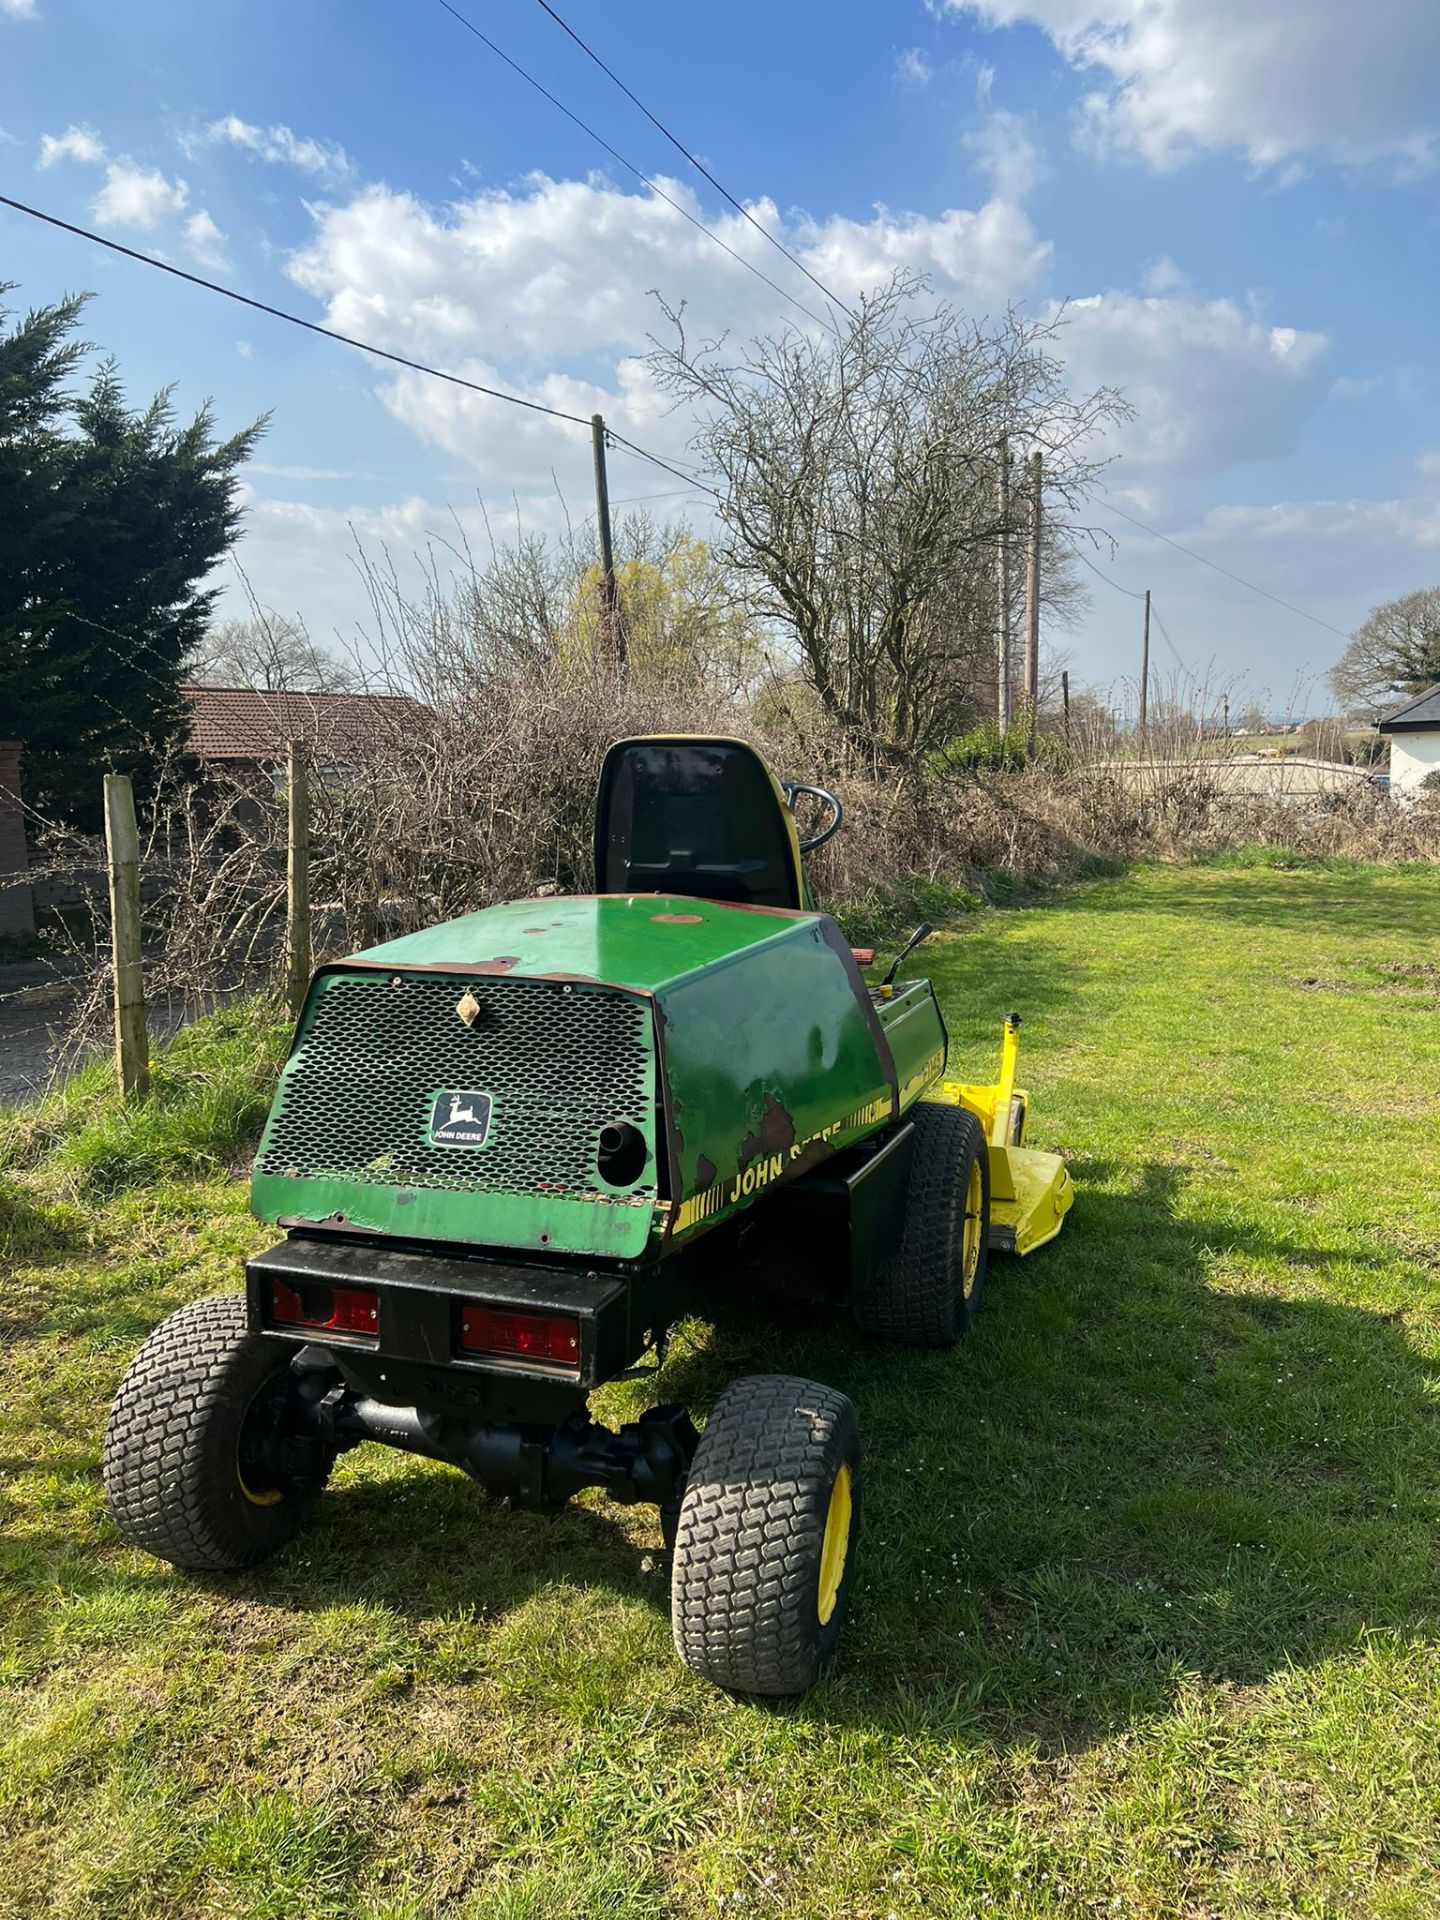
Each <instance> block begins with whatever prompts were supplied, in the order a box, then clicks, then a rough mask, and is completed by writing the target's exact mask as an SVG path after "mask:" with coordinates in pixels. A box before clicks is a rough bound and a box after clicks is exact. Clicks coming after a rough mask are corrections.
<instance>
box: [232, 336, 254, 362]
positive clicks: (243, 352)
mask: <svg viewBox="0 0 1440 1920" xmlns="http://www.w3.org/2000/svg"><path fill="white" fill-rule="evenodd" d="M235 351H236V353H238V354H239V356H240V358H241V359H242V360H250V359H253V358H254V354H255V343H254V342H253V341H252V340H237V341H236V342H235Z"/></svg>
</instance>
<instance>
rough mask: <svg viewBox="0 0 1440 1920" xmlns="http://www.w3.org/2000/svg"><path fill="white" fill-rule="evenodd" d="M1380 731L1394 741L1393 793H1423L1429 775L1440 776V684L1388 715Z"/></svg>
mask: <svg viewBox="0 0 1440 1920" xmlns="http://www.w3.org/2000/svg"><path fill="white" fill-rule="evenodd" d="M1380 731H1381V733H1383V734H1387V735H1388V736H1389V739H1390V791H1391V793H1395V794H1401V795H1409V794H1415V793H1418V792H1419V791H1420V783H1421V781H1422V780H1424V779H1425V777H1426V775H1427V774H1431V773H1440V681H1437V682H1436V683H1435V685H1434V686H1433V687H1431V688H1429V689H1428V690H1427V691H1426V692H1425V693H1417V694H1416V696H1415V698H1414V699H1413V700H1407V701H1406V703H1405V705H1404V706H1403V707H1397V708H1396V709H1395V711H1394V712H1393V713H1387V714H1386V716H1385V718H1384V719H1383V720H1382V721H1381V722H1380Z"/></svg>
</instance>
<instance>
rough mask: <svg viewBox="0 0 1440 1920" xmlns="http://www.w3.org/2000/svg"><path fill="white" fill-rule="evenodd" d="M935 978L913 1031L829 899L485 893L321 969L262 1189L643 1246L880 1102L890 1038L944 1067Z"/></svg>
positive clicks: (551, 1238)
mask: <svg viewBox="0 0 1440 1920" xmlns="http://www.w3.org/2000/svg"><path fill="white" fill-rule="evenodd" d="M924 997H925V1000H926V1002H927V1003H928V1008H929V1009H930V1011H929V1012H928V1013H927V1014H926V1015H925V1017H924V1018H923V1019H921V1020H920V1021H918V1022H911V1023H910V1024H911V1027H912V1030H913V1031H912V1038H911V1039H910V1040H909V1042H907V1044H906V1045H905V1046H903V1047H902V1046H899V1045H898V1044H897V1043H898V1042H899V1040H900V1034H899V1032H898V1031H897V1030H896V1029H895V1028H894V1026H893V1025H889V1024H887V1027H886V1029H884V1030H882V1025H881V1021H880V1019H879V1018H878V1017H877V1013H876V1010H875V1008H874V1007H873V1006H872V1004H871V1000H870V996H869V994H868V992H867V991H866V988H865V986H864V983H863V981H862V979H861V976H860V973H859V969H858V968H857V966H856V964H855V961H854V959H853V957H852V956H851V953H850V950H849V947H848V945H847V944H846V943H845V940H844V936H843V935H842V934H841V932H840V930H839V928H838V927H837V926H836V925H835V923H834V921H833V920H831V919H829V918H828V917H826V916H825V915H823V914H817V913H805V912H785V911H779V910H772V909H767V908H753V907H743V906H734V905H730V904H726V903H721V902H715V901H704V900H694V899H689V898H676V897H670V896H664V895H654V894H636V895H629V896H626V895H619V894H616V895H596V896H582V897H579V898H567V899H554V900H526V901H519V902H512V903H510V904H507V905H505V906H498V907H489V908H486V909H485V910H484V911H483V912H480V913H473V914H467V915H466V916H465V917H464V918H462V919H459V920H452V921H449V922H447V923H445V924H444V925H441V926H436V927H431V928H427V929H426V930H425V931H423V932H420V933H414V934H407V935H406V936H404V937H403V938H402V939H399V940H391V941H387V942H386V943H385V944H384V945H382V946H378V947H372V948H369V949H367V950H366V951H365V952H363V953H358V954H356V955H354V956H353V957H352V958H351V959H349V960H345V961H341V962H339V963H338V964H337V965H335V966H331V967H326V968H324V969H322V970H321V972H320V973H319V974H317V976H316V978H315V980H314V982H313V983H312V986H311V990H310V996H309V999H308V1000H307V1003H306V1006H305V1010H304V1012H303V1014H302V1016H301V1020H300V1023H299V1026H298V1028H297V1031H296V1038H295V1046H294V1049H293V1051H292V1054H291V1057H290V1061H289V1063H288V1064H287V1066H286V1069H285V1073H284V1076H283V1077H282V1080H281V1083H280V1087H279V1090H278V1092H277V1094H276V1099H275V1104H274V1107H273V1108H272V1111H271V1115H270V1120H269V1122H268V1124H267V1126H266V1131H265V1136H264V1138H263V1140H262V1142H261V1147H260V1153H259V1156H258V1158H257V1161H256V1168H255V1180H254V1188H253V1198H254V1206H255V1210H256V1212H257V1213H259V1214H260V1215H261V1217H262V1218H266V1219H271V1220H279V1219H288V1220H296V1221H312V1222H317V1223H330V1224H334V1225H337V1226H340V1227H342V1228H345V1229H357V1228H358V1229H360V1230H362V1231H365V1232H373V1233H386V1234H397V1235H404V1236H406V1237H428V1238H436V1239H444V1240H452V1241H463V1242H468V1243H470V1244H473V1245H476V1246H483V1247H509V1248H516V1249H524V1250H528V1251H531V1252H535V1253H540V1254H542V1255H544V1254H589V1255H595V1256H599V1257H602V1258H603V1257H609V1258H617V1259H636V1258H639V1257H641V1256H643V1255H645V1254H646V1253H647V1251H648V1252H655V1251H659V1250H663V1248H664V1247H665V1246H667V1245H669V1244H671V1243H673V1242H676V1241H678V1240H679V1239H681V1238H683V1237H684V1236H686V1235H687V1234H690V1233H693V1232H697V1231H703V1230H705V1228H706V1227H708V1226H710V1225H713V1224H714V1223H715V1222H716V1220H717V1219H718V1218H719V1217H720V1216H721V1215H723V1214H725V1213H728V1212H729V1211H730V1210H731V1209H732V1208H734V1207H736V1206H746V1205H749V1204H750V1203H751V1202H752V1201H753V1200H755V1199H758V1198H759V1197H760V1195H761V1194H762V1193H763V1192H764V1191H766V1190H767V1189H768V1188H769V1187H770V1186H772V1185H773V1184H775V1183H776V1182H777V1181H781V1180H783V1179H785V1178H786V1177H788V1176H789V1175H791V1174H792V1173H794V1172H796V1171H799V1170H801V1169H802V1168H803V1166H804V1165H806V1164H809V1163H810V1162H812V1161H813V1160H815V1159H816V1158H819V1157H823V1156H824V1155H825V1154H827V1153H829V1152H831V1151H833V1150H837V1149H839V1148H841V1147H843V1146H845V1145H848V1144H849V1143H850V1142H851V1141H853V1140H856V1139H859V1138H861V1137H863V1136H864V1135H865V1134H867V1133H870V1132H873V1131H874V1130H875V1129H876V1128H877V1127H879V1126H883V1125H885V1124H886V1123H888V1121H890V1120H891V1119H892V1118H893V1117H894V1116H895V1114H896V1113H897V1112H898V1111H899V1108H900V1105H901V1093H900V1087H899V1084H898V1083H897V1057H898V1058H899V1064H900V1067H901V1068H902V1069H903V1071H902V1073H901V1074H900V1075H899V1081H900V1082H904V1081H907V1080H908V1081H915V1082H916V1083H917V1086H918V1083H920V1082H925V1081H928V1080H929V1079H931V1078H933V1077H936V1076H938V1074H939V1072H940V1071H941V1069H942V1068H943V1064H944V1030H943V1027H942V1026H941V1024H940V1021H939V1014H938V1011H937V1010H935V1009H934V1001H933V996H930V995H929V993H928V989H927V990H926V994H925V996H924ZM467 1014H468V1015H469V1020H468V1024H467V1019H466V1016H467ZM911 1055H913V1056H914V1059H913V1063H912V1060H911V1058H910V1056H911ZM914 1068H918V1069H919V1072H918V1075H917V1073H916V1072H915V1071H914ZM905 1091H906V1094H907V1095H909V1094H910V1093H911V1092H912V1088H911V1087H909V1086H907V1087H906V1089H905ZM452 1099H454V1100H455V1102H456V1105H457V1108H458V1110H459V1112H460V1114H461V1116H462V1118H461V1120H460V1122H459V1123H458V1126H457V1128H446V1127H444V1126H441V1125H440V1121H441V1119H442V1118H443V1114H444V1113H445V1112H448V1111H449V1106H448V1104H443V1103H448V1102H450V1101H451V1100H452ZM477 1114H478V1115H480V1119H479V1120H476V1119H475V1117H474V1116H475V1115H477ZM465 1115H470V1116H471V1117H470V1119H469V1120H466V1119H465V1118H464V1116H465ZM616 1121H624V1122H625V1123H627V1124H628V1125H630V1126H632V1127H633V1128H634V1129H635V1130H636V1131H637V1132H638V1133H639V1134H641V1135H642V1136H643V1138H644V1141H645V1156H644V1167H643V1169H641V1170H640V1171H638V1172H637V1174H636V1177H635V1178H634V1179H633V1180H628V1181H627V1183H626V1184H625V1185H623V1186H617V1185H616V1184H614V1183H613V1182H607V1180H606V1179H604V1178H602V1177H601V1176H600V1174H599V1173H598V1172H597V1162H596V1148H597V1141H598V1140H599V1138H600V1134H601V1129H602V1127H603V1126H605V1125H606V1124H607V1123H613V1122H616ZM482 1123H486V1124H484V1125H483V1129H482ZM437 1128H438V1131H437ZM452 1134H458V1138H455V1139H452V1138H450V1136H451V1135H452Z"/></svg>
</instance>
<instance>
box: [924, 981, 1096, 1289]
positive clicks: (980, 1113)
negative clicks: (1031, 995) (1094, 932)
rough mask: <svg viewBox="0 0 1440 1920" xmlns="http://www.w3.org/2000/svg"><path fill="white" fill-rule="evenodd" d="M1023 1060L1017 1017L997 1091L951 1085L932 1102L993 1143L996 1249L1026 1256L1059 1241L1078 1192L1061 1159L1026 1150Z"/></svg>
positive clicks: (1007, 1035)
mask: <svg viewBox="0 0 1440 1920" xmlns="http://www.w3.org/2000/svg"><path fill="white" fill-rule="evenodd" d="M1019 1057H1020V1017H1019V1015H1018V1014H1013V1013H1012V1014H1011V1015H1010V1017H1009V1018H1008V1019H1007V1020H1006V1022H1005V1032H1004V1038H1003V1040H1002V1041H1001V1046H1000V1078H999V1079H998V1080H997V1081H996V1082H995V1083H994V1085H993V1086H988V1087H975V1086H970V1085H968V1084H966V1083H965V1082H963V1081H960V1080H946V1081H944V1082H942V1084H941V1086H940V1089H939V1091H938V1092H937V1093H933V1094H931V1095H930V1096H929V1098H930V1099H932V1100H935V1101H937V1102H939V1103H940V1104H942V1105H944V1106H950V1107H964V1108H966V1109H967V1110H968V1111H969V1112H970V1113H973V1114H974V1115H975V1117H976V1119H977V1120H978V1121H979V1122H980V1124H981V1126H982V1127H983V1128H984V1129H985V1137H986V1139H987V1140H988V1141H989V1143H990V1246H991V1249H992V1251H994V1252H1003V1253H1022V1254H1023V1253H1033V1252H1034V1251H1035V1249H1036V1248H1037V1247H1043V1246H1044V1245H1045V1243H1046V1241H1047V1240H1053V1239H1054V1238H1055V1236H1056V1234H1057V1233H1059V1231H1060V1228H1061V1226H1062V1225H1063V1224H1064V1220H1065V1215H1066V1214H1067V1213H1068V1212H1069V1210H1070V1207H1071V1204H1072V1203H1073V1201H1074V1199H1075V1189H1074V1187H1073V1185H1072V1184H1071V1181H1070V1175H1069V1173H1068V1171H1067V1170H1066V1166H1065V1162H1064V1161H1063V1160H1062V1159H1061V1158H1060V1156H1059V1154H1058V1153H1037V1152H1035V1151H1034V1150H1033V1149H1032V1148H1029V1147H1027V1146H1025V1145H1024V1144H1023V1143H1024V1139H1025V1117H1026V1113H1027V1111H1028V1109H1029V1104H1030V1102H1029V1095H1028V1094H1026V1093H1024V1092H1023V1091H1022V1090H1021V1089H1020V1088H1019V1087H1017V1086H1016V1085H1015V1068H1016V1064H1017V1062H1018V1060H1019Z"/></svg>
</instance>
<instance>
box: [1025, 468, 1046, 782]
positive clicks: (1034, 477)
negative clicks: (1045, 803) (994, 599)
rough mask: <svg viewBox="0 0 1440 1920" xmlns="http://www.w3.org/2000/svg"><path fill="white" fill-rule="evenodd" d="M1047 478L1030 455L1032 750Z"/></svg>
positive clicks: (1028, 701) (1028, 697)
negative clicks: (1042, 510) (1043, 515)
mask: <svg viewBox="0 0 1440 1920" xmlns="http://www.w3.org/2000/svg"><path fill="white" fill-rule="evenodd" d="M1044 488H1045V476H1044V467H1043V465H1042V462H1041V457H1040V455H1039V454H1038V453H1032V454H1031V456H1030V549H1029V553H1028V554H1027V556H1026V566H1025V705H1026V707H1027V709H1028V710H1029V715H1030V751H1031V753H1032V754H1033V753H1034V751H1035V722H1036V719H1037V717H1038V715H1039V712H1040V532H1041V520H1042V512H1041V509H1042V506H1043V500H1044Z"/></svg>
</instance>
